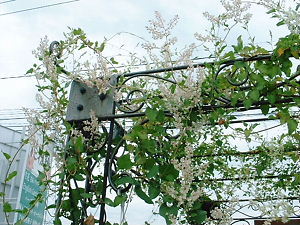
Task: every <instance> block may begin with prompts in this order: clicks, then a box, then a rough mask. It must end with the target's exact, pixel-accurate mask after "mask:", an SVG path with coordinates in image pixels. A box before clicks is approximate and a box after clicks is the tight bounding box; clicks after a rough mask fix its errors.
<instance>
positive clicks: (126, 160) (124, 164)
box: [117, 154, 133, 170]
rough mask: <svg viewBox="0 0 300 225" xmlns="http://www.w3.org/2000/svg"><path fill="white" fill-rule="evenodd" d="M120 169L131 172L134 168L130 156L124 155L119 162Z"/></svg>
mask: <svg viewBox="0 0 300 225" xmlns="http://www.w3.org/2000/svg"><path fill="white" fill-rule="evenodd" d="M117 164H118V167H119V169H125V170H129V169H131V167H132V166H133V163H132V162H131V160H130V156H129V155H128V154H126V155H122V156H121V157H120V158H119V159H118V161H117Z"/></svg>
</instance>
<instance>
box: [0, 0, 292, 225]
mask: <svg viewBox="0 0 300 225" xmlns="http://www.w3.org/2000/svg"><path fill="white" fill-rule="evenodd" d="M62 1H67V0H60V1H59V0H26V1H25V0H16V1H12V2H8V3H5V4H0V82H1V83H0V84H1V86H0V110H3V109H19V108H21V107H37V105H36V103H35V101H34V98H35V97H34V96H35V91H34V86H35V84H36V83H35V80H34V78H19V79H1V78H4V77H12V76H21V75H24V73H25V72H26V71H27V70H28V69H29V68H30V67H31V66H32V64H33V63H35V59H34V57H33V55H32V50H33V49H35V48H36V47H37V46H38V44H39V41H40V39H41V38H42V37H44V36H45V35H47V36H48V37H49V39H50V40H51V41H52V40H60V39H62V38H63V32H67V31H68V28H67V27H73V28H77V27H80V28H82V29H83V30H84V31H85V32H86V33H87V34H88V37H90V38H91V39H94V40H100V41H101V40H103V38H104V37H110V36H112V35H113V34H115V33H117V32H120V31H126V32H131V33H134V34H137V35H139V36H142V37H145V38H147V37H149V35H148V34H147V31H146V29H145V25H147V21H148V20H149V19H152V18H153V15H154V11H159V12H161V14H162V15H163V16H164V17H166V18H171V17H173V16H174V15H175V14H178V15H179V18H180V21H179V24H178V26H177V28H176V31H175V33H176V35H177V36H179V42H180V43H181V44H182V45H185V44H189V43H190V42H192V41H193V40H194V39H193V34H194V33H195V32H198V33H201V31H202V32H203V31H204V29H205V28H207V23H206V22H205V20H204V18H203V16H202V13H203V12H204V11H209V12H211V13H216V14H217V13H218V12H220V10H222V9H221V6H220V3H219V1H218V0H185V1H182V0H148V1H145V0H144V1H141V0H109V1H107V0H106V1H104V0H81V1H77V2H73V3H69V4H64V5H58V6H53V7H48V8H42V9H38V10H32V11H27V12H20V13H15V14H10V15H2V14H6V13H10V12H14V11H18V10H23V9H27V8H32V7H39V6H44V5H49V4H55V3H59V2H62ZM1 2H4V0H1V1H0V3H1ZM265 11H266V10H265V9H262V8H260V7H255V8H253V9H252V13H253V14H254V19H253V21H252V22H251V23H250V28H251V32H252V34H255V35H256V36H257V38H256V41H257V42H258V43H266V42H267V41H270V38H269V30H270V29H272V30H274V34H273V35H274V39H275V40H276V38H277V37H278V36H279V35H282V34H283V33H284V32H286V30H285V29H282V28H281V29H278V28H276V27H275V24H276V22H277V21H276V20H271V19H269V18H268V16H266V15H265V14H264V12H265ZM120 40H121V41H124V44H128V45H130V43H131V42H133V40H131V39H128V40H127V39H126V37H124V38H123V39H120ZM203 56H205V55H203ZM141 205H143V204H141V203H139V204H138V207H132V206H130V210H129V212H128V217H127V218H128V219H129V221H130V223H129V224H130V225H135V224H136V225H140V224H143V221H145V220H148V219H149V217H150V216H151V207H150V210H145V208H144V206H141ZM153 218H155V217H153ZM152 222H153V221H152ZM153 224H161V220H158V219H157V220H156V222H155V223H153Z"/></svg>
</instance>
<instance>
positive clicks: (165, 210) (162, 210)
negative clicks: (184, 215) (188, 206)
mask: <svg viewBox="0 0 300 225" xmlns="http://www.w3.org/2000/svg"><path fill="white" fill-rule="evenodd" d="M177 212H178V207H176V206H174V205H172V206H170V207H168V206H167V204H166V203H163V204H161V206H160V207H159V215H161V216H162V217H164V218H168V215H177Z"/></svg>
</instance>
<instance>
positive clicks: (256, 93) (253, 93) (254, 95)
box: [249, 89, 259, 101]
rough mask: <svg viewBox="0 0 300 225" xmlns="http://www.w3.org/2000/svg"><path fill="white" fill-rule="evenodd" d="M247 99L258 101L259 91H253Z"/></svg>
mask: <svg viewBox="0 0 300 225" xmlns="http://www.w3.org/2000/svg"><path fill="white" fill-rule="evenodd" d="M249 97H250V98H251V99H252V100H253V101H258V100H259V91H258V90H257V89H254V90H252V91H250V93H249Z"/></svg>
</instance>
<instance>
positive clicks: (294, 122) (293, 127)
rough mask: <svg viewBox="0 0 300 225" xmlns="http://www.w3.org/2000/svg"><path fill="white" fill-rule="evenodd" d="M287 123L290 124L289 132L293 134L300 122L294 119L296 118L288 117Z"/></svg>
mask: <svg viewBox="0 0 300 225" xmlns="http://www.w3.org/2000/svg"><path fill="white" fill-rule="evenodd" d="M287 125H288V131H289V134H292V133H293V132H294V131H296V129H297V127H298V122H297V120H294V119H288V120H287Z"/></svg>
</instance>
